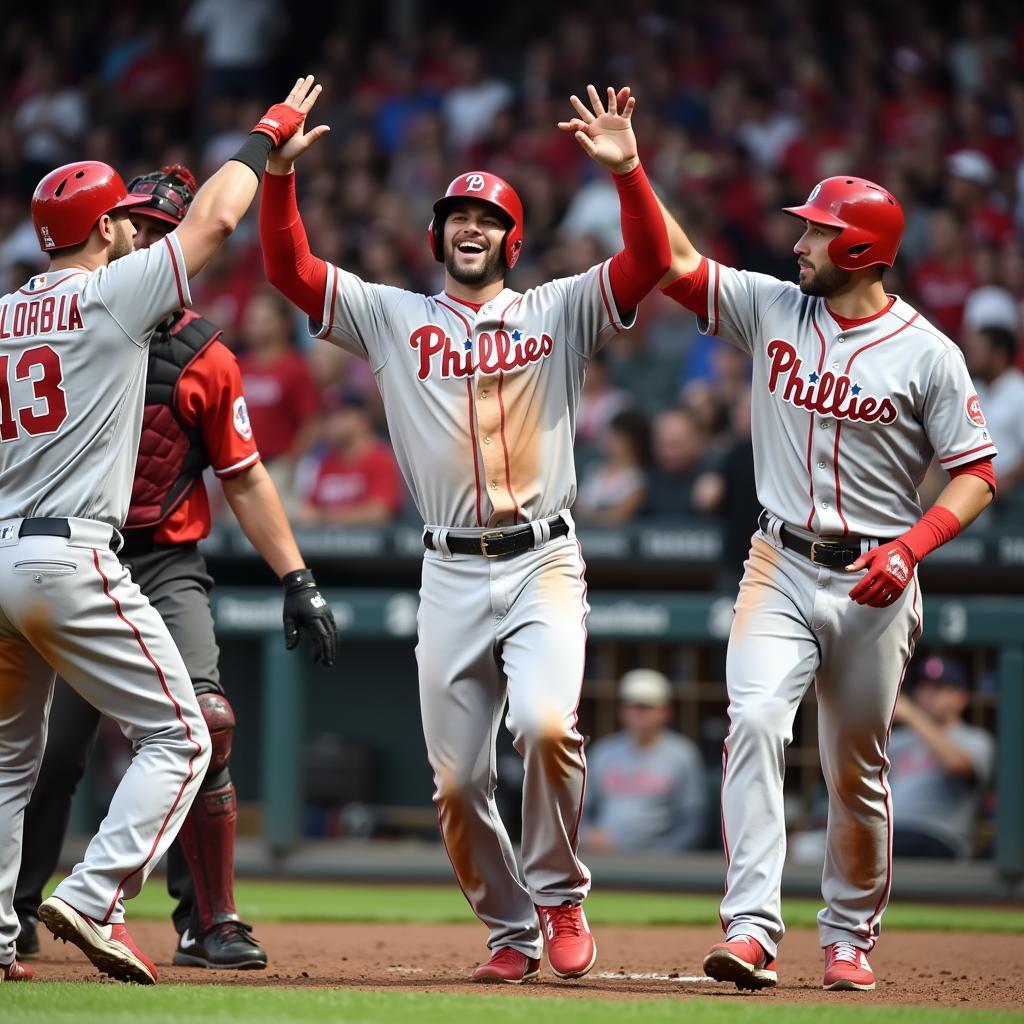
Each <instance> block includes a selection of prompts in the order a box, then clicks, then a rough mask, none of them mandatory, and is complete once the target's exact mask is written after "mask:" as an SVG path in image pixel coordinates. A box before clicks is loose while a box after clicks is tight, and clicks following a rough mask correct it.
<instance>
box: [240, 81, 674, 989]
mask: <svg viewBox="0 0 1024 1024" xmlns="http://www.w3.org/2000/svg"><path fill="white" fill-rule="evenodd" d="M610 95H611V97H612V99H611V102H610V105H609V108H608V110H607V111H606V110H604V109H603V108H602V107H600V104H597V105H596V106H595V111H594V114H593V116H592V117H591V119H590V123H589V124H588V125H587V128H586V129H585V132H584V133H583V139H581V144H583V145H584V148H585V149H586V150H587V152H588V153H589V154H590V155H591V156H593V157H594V158H595V159H596V160H597V161H599V162H600V163H602V164H604V165H605V166H606V167H608V168H609V169H610V170H611V171H612V177H613V180H614V181H615V185H616V188H617V189H618V194H619V200H620V203H621V208H622V229H623V236H624V239H625V248H624V249H623V250H622V252H620V253H618V255H616V256H615V257H614V258H612V259H610V260H607V261H605V262H604V263H601V264H599V265H598V266H595V267H592V268H591V269H590V270H588V271H587V272H586V273H584V274H580V275H579V276H578V277H573V278H568V279H564V280H558V281H553V282H551V283H549V284H546V285H543V286H542V287H539V288H534V289H531V290H530V291H527V292H526V293H523V294H520V293H519V292H515V291H513V290H512V289H510V288H507V287H506V286H505V275H506V274H507V272H508V271H509V270H511V269H512V267H513V266H514V265H515V263H516V260H517V259H518V258H519V255H520V252H521V250H522V247H523V240H524V231H523V208H522V205H521V203H520V201H519V197H518V196H517V195H516V193H515V191H514V190H513V189H512V187H511V186H510V185H509V184H508V183H507V182H505V181H503V180H502V179H500V178H498V177H495V176H494V175H493V174H488V173H487V172H485V171H468V172H466V173H464V174H460V175H459V176H458V177H457V178H455V180H454V181H453V182H452V183H451V185H450V186H449V187H448V191H447V192H446V194H445V195H444V196H443V197H442V198H441V199H439V200H438V201H437V202H436V203H435V204H434V217H433V220H432V221H431V223H430V226H429V228H428V230H427V244H428V245H429V247H430V251H431V253H432V254H433V256H434V258H435V259H436V260H437V261H438V262H439V263H443V264H444V269H445V274H444V289H443V290H442V291H440V292H438V293H437V294H436V295H431V296H424V295H417V294H414V293H411V292H407V291H403V290H401V289H398V288H391V287H384V286H381V285H375V284H368V283H366V282H364V281H362V280H360V279H359V278H358V277H356V276H355V275H353V274H351V273H349V272H347V271H345V270H342V269H341V268H339V267H336V266H331V265H328V264H326V263H325V262H324V261H323V260H320V259H317V258H316V257H315V256H313V255H312V254H311V253H310V249H309V245H308V242H307V239H306V233H305V229H304V227H303V224H302V221H301V219H300V217H299V212H298V208H297V205H296V199H295V175H294V173H293V163H294V161H295V160H296V159H297V158H298V157H299V156H301V154H302V153H303V152H304V151H305V150H306V149H307V148H308V146H309V144H310V143H311V142H312V141H313V139H314V138H315V137H316V136H317V133H322V129H323V126H321V129H317V133H310V134H309V135H303V133H302V132H301V131H300V132H298V133H296V135H295V137H294V138H293V139H292V140H291V141H290V142H289V144H288V145H287V146H285V147H282V148H281V149H280V150H279V151H277V152H275V153H274V154H273V155H272V157H271V161H270V163H269V165H268V170H269V172H270V173H269V174H268V175H267V178H266V181H265V182H264V191H263V197H262V200H261V206H260V233H261V237H262V240H263V251H264V260H265V264H266V270H267V277H268V278H269V280H270V282H271V283H272V284H274V285H275V286H276V287H277V288H279V289H280V290H281V291H282V292H283V293H284V294H285V295H287V296H288V297H289V298H290V299H291V300H292V301H293V302H294V303H295V304H296V305H298V306H299V307H300V308H301V309H303V310H304V311H305V312H306V313H308V314H309V317H310V321H311V324H310V330H311V332H312V334H313V335H314V336H316V337H318V338H325V339H327V340H329V341H331V342H333V343H334V344H336V345H339V346H341V347H343V348H345V349H348V350H349V351H352V352H354V353H356V354H358V355H360V356H362V357H363V358H364V359H366V360H368V361H369V363H370V366H371V367H372V368H373V372H374V374H375V376H376V378H377V383H378V386H379V387H380V390H381V394H382V395H383V398H384V407H385V410H386V414H387V421H388V426H389V429H390V433H391V440H392V443H393V444H394V447H395V453H396V455H397V457H398V461H399V463H400V465H401V468H402V472H403V475H404V477H405V481H406V483H407V484H408V486H409V490H410V491H411V493H412V495H413V497H414V499H415V502H416V506H417V508H418V510H419V512H420V514H421V515H422V517H423V520H424V522H425V523H426V524H427V525H426V526H425V528H424V532H423V541H424V546H425V548H426V551H425V556H424V562H423V580H422V588H421V591H420V610H419V620H418V627H419V628H418V635H419V643H418V645H417V648H416V654H417V660H418V664H419V688H420V703H421V710H422V716H423V731H424V734H425V737H426V743H427V753H428V757H429V760H430V765H431V768H432V769H433V773H434V780H435V793H434V800H435V802H436V804H437V807H438V812H439V818H440V824H441V834H442V837H443V839H444V843H445V846H446V848H447V851H448V856H449V858H450V859H451V862H452V867H453V868H454V871H455V876H456V878H457V880H458V883H459V885H460V886H461V888H462V891H463V892H464V894H465V896H466V898H467V900H468V901H469V903H470V905H471V906H472V907H473V910H474V911H475V912H476V914H477V916H478V917H479V918H480V919H481V920H482V921H483V922H484V923H485V924H487V926H488V928H489V930H490V936H489V940H488V946H489V948H490V950H491V954H492V955H491V957H490V959H489V960H488V961H487V962H486V963H484V964H481V965H480V966H479V967H478V968H477V969H476V971H475V972H474V974H473V977H474V978H475V979H476V980H478V981H487V982H513V983H518V982H522V981H527V980H529V979H531V978H534V977H536V976H537V974H538V971H539V967H540V955H541V951H542V948H543V946H544V940H545V939H546V945H547V956H548V963H549V965H550V967H551V969H552V971H553V972H554V973H555V974H557V975H558V976H559V977H563V978H575V977H580V976H582V975H584V974H586V973H587V972H588V971H589V970H590V969H591V967H593V965H594V962H595V960H596V957H597V950H596V946H595V943H594V938H593V936H592V934H591V932H590V929H589V927H588V925H587V921H586V917H585V916H584V914H583V910H582V906H581V904H582V902H583V899H584V897H585V896H586V895H587V892H588V890H589V887H590V873H589V872H588V870H587V868H586V867H585V866H584V865H583V864H582V863H581V862H580V860H579V858H578V857H577V855H576V853H577V838H578V831H579V824H580V812H581V809H582V801H583V788H584V775H585V762H584V757H583V739H582V737H581V736H580V734H579V732H578V731H577V728H576V709H577V706H578V703H579V697H580V688H581V685H582V679H583V660H584V645H585V641H586V632H585V628H584V620H585V619H586V614H587V610H588V606H587V603H586V585H585V583H584V580H583V573H584V565H583V559H582V557H581V554H580V550H579V545H578V544H577V542H576V538H575V531H574V527H573V521H572V518H571V516H570V514H569V511H568V509H569V506H570V505H571V504H572V501H573V497H574V495H575V492H576V480H575V471H574V466H573V451H572V444H573V432H574V426H575V416H576V410H577V407H578V403H579V398H580V389H581V386H582V383H583V376H584V373H585V371H586V367H587V361H588V359H589V358H590V357H591V356H592V355H593V354H594V353H595V352H596V351H597V349H598V348H599V347H600V346H601V344H602V343H603V342H605V341H606V340H607V339H608V338H609V337H611V336H613V335H614V334H615V333H616V332H617V331H620V330H622V329H623V328H624V327H628V326H630V325H631V324H632V323H633V319H634V316H635V312H634V311H635V308H636V305H637V303H638V302H639V301H640V300H641V299H642V298H643V296H644V295H645V294H646V293H647V292H648V291H649V290H650V289H651V288H652V287H653V286H654V285H655V284H656V283H657V281H658V280H659V279H660V278H661V277H662V275H663V274H664V273H665V272H666V270H667V269H668V266H669V249H668V238H667V235H666V232H665V228H664V223H663V221H662V219H661V216H660V211H659V208H658V205H657V201H656V199H655V197H654V194H653V192H652V190H651V188H650V185H649V184H648V182H647V179H646V177H645V175H644V172H643V169H642V168H641V166H640V162H639V159H638V158H637V150H636V139H635V138H634V135H633V131H632V128H631V125H630V114H631V113H632V109H633V103H632V101H630V102H629V103H628V104H627V105H626V106H625V107H624V108H622V109H621V112H620V111H619V109H618V108H617V107H616V105H615V102H614V97H615V94H614V92H612V93H610ZM584 140H585V141H584ZM506 699H507V701H508V708H509V710H508V717H507V719H506V724H507V726H508V728H509V730H510V731H511V733H512V735H513V737H514V742H515V745H516V749H517V750H518V751H519V753H520V754H521V755H522V757H523V760H524V762H525V783H524V788H523V842H522V859H523V870H522V875H520V873H519V871H518V870H517V868H516V864H515V858H514V856H513V853H512V847H511V844H510V842H509V838H508V834H507V832H506V830H505V828H504V826H503V825H502V823H501V820H500V818H499V817H498V812H497V807H496V803H495V799H494V788H495V736H496V733H497V730H498V728H499V726H500V723H501V719H502V714H503V712H504V708H505V703H506ZM538 919H539V922H540V925H541V928H538ZM542 931H543V936H542Z"/></svg>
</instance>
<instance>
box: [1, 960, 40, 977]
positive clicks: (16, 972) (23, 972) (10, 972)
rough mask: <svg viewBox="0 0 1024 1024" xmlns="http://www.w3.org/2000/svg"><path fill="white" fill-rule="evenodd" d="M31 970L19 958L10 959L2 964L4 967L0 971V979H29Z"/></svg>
mask: <svg viewBox="0 0 1024 1024" xmlns="http://www.w3.org/2000/svg"><path fill="white" fill-rule="evenodd" d="M31 980H32V971H31V970H30V969H29V968H28V967H26V966H25V965H24V964H23V963H22V962H21V961H20V960H12V961H11V962H10V963H9V964H4V969H3V971H2V972H0V981H31Z"/></svg>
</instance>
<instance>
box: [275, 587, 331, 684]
mask: <svg viewBox="0 0 1024 1024" xmlns="http://www.w3.org/2000/svg"><path fill="white" fill-rule="evenodd" d="M281 583H282V584H283V585H284V645H285V647H287V648H288V650H289V651H290V650H292V649H293V648H294V647H295V646H296V645H297V644H298V642H299V630H300V629H305V630H306V632H307V633H308V634H309V635H310V637H311V638H312V640H313V643H314V645H315V650H314V653H313V660H314V661H319V662H320V663H321V664H322V665H326V666H328V667H330V666H331V665H333V664H334V654H335V650H336V649H337V646H338V627H337V626H336V625H335V624H334V614H333V613H332V611H331V606H330V605H329V604H328V603H327V602H326V601H325V600H324V596H323V594H321V593H320V590H319V588H318V587H317V585H316V580H315V579H313V574H312V572H310V571H309V569H296V570H295V571H294V572H289V573H286V574H285V576H284V578H283V579H282V580H281Z"/></svg>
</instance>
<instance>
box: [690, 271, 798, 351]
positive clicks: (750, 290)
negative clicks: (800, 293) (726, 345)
mask: <svg viewBox="0 0 1024 1024" xmlns="http://www.w3.org/2000/svg"><path fill="white" fill-rule="evenodd" d="M795 287H796V285H793V284H790V283H788V282H786V281H780V280H779V279H778V278H775V277H769V276H768V275H767V274H752V273H750V272H749V271H746V270H733V268H732V267H726V266H724V265H723V264H721V263H716V262H715V261H714V260H708V316H707V319H706V320H705V319H702V318H701V317H698V318H697V329H698V330H699V331H700V332H701V334H714V335H716V336H718V337H720V338H724V339H725V340H726V341H729V342H732V344H734V345H736V346H737V347H738V348H741V349H743V351H744V352H747V353H753V349H754V342H755V340H756V338H757V336H758V332H759V330H760V327H761V321H762V320H763V319H764V315H765V313H766V312H767V310H768V309H769V307H770V306H771V305H772V304H773V303H774V302H776V301H777V300H778V299H780V298H781V297H782V296H783V295H785V294H786V292H787V291H789V290H790V289H792V288H795Z"/></svg>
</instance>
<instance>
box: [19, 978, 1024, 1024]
mask: <svg viewBox="0 0 1024 1024" xmlns="http://www.w3.org/2000/svg"><path fill="white" fill-rule="evenodd" d="M0 1006H2V1011H0V1013H2V1017H3V1020H4V1022H5V1024H8V1022H11V1024H14V1022H21V1021H32V1022H35V1021H39V1022H42V1021H45V1022H47V1024H50V1022H68V1024H86V1022H90V1021H96V1022H102V1024H138V1022H139V1021H145V1024H181V1022H183V1021H184V1022H190V1021H202V1022H203V1024H217V1022H225V1024H227V1022H231V1024H235V1022H244V1024H264V1022H266V1024H282V1022H284V1021H287V1022H289V1024H290V1022H293V1021H295V1022H311V1024H312V1022H315V1024H327V1022H335V1021H345V1022H358V1024H394V1022H395V1021H402V1020H404V1021H414V1022H415V1024H457V1022H461V1021H467V1022H469V1021H474V1022H475V1021H480V1020H487V1021H489V1022H491V1024H566V1021H567V1020H572V1021H575V1020H583V1021H586V1022H587V1024H620V1022H625V1024H661V1022H665V1024H680V1022H681V1021H685V1022H686V1024H748V1022H750V1024H820V1021H821V1019H822V1017H823V1016H825V1015H826V1014H827V1016H828V1018H829V1024H863V1022H864V1020H865V1019H869V1020H870V1021H871V1024H975V1022H982V1021H984V1022H986V1024H995V1022H1004V1021H1005V1022H1010V1021H1014V1022H1024V1013H999V1012H995V1011H986V1012H981V1011H974V1010H948V1009H932V1008H930V1007H928V1008H923V1007H922V1008H917V1007H891V1008H890V1007H883V1006H878V1005H872V1006H871V1008H870V1011H868V1012H866V1010H865V1008H864V1007H862V1006H857V1005H855V1003H854V1002H853V1001H850V1002H848V1003H847V1005H828V1006H827V1008H826V1007H824V1006H812V1005H807V1006H793V1005H774V1004H771V1003H768V1002H767V1001H765V1000H759V999H757V998H756V997H751V998H747V999H738V998H737V999H729V1000H728V1001H725V1000H721V1001H717V1000H706V999H692V998H686V999H680V998H676V999H672V998H668V999H645V1000H633V1001H630V1000H593V999H573V1000H572V1001H566V1000H564V999H557V998H551V999H549V998H546V997H534V996H522V997H520V998H517V997H516V995H515V993H507V994H506V993H505V992H502V993H501V994H498V993H495V994H494V995H492V996H446V995H438V994H433V995H411V994H394V993H373V992H351V991H346V990H343V989H316V990H298V989H289V990H283V989H271V988H249V987H241V986H231V987H224V988H221V987H216V986H210V985H201V986H191V985H167V986H162V987H158V988H153V989H139V988H135V987H134V986H123V987H122V986H117V985H96V984H67V983H65V984H51V985H39V984H30V985H5V986H4V991H3V993H2V995H0Z"/></svg>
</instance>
